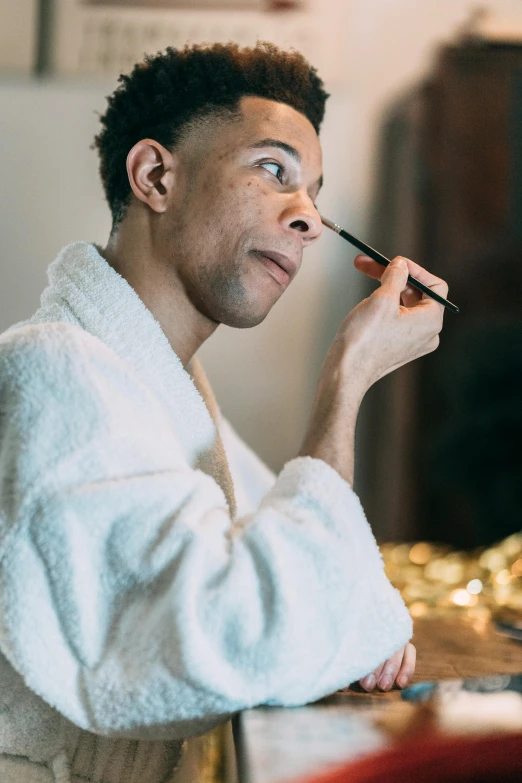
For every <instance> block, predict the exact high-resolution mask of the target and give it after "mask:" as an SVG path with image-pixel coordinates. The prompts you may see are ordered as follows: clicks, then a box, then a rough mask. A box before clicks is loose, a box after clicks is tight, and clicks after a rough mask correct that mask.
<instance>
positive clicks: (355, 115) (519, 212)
mask: <svg viewBox="0 0 522 783" xmlns="http://www.w3.org/2000/svg"><path fill="white" fill-rule="evenodd" d="M258 39H263V40H270V41H273V42H275V43H277V44H279V45H281V46H284V47H288V46H293V47H295V48H298V49H300V50H301V51H303V53H304V54H305V55H306V56H307V57H308V59H309V60H310V62H311V63H312V64H313V65H315V66H316V67H317V69H318V71H319V73H320V75H322V76H323V78H324V80H325V82H326V85H327V88H328V90H329V91H330V93H331V98H330V99H329V102H328V108H327V115H326V120H325V123H324V127H323V130H322V134H321V139H322V145H323V150H324V174H325V187H324V189H323V192H322V193H321V196H320V200H319V202H318V206H319V207H320V209H321V211H322V212H323V214H325V215H326V216H328V217H329V218H330V219H332V220H334V221H336V222H337V223H339V224H341V225H342V226H344V227H345V228H346V229H348V230H349V231H350V232H352V233H354V234H356V235H357V236H360V237H361V238H362V239H365V240H366V241H367V242H369V243H370V244H371V245H373V246H375V247H377V248H378V249H379V250H380V251H381V252H382V253H384V254H385V255H388V256H393V255H396V254H398V253H400V254H402V255H406V256H409V257H411V258H414V259H415V260H416V261H418V262H419V263H421V264H423V265H425V266H427V267H428V268H429V269H430V270H431V271H432V272H434V273H435V274H438V275H440V276H443V277H445V278H446V279H447V280H448V282H449V284H450V299H451V300H452V301H454V302H455V303H456V304H458V305H459V306H460V307H461V314H460V315H458V316H457V315H453V314H451V313H447V314H446V317H445V329H444V332H443V335H442V341H441V346H440V348H439V350H438V351H437V352H436V354H433V355H432V356H429V357H425V358H424V359H422V360H419V361H417V362H415V363H413V364H412V365H410V366H408V367H406V368H403V369H402V370H400V371H398V372H396V373H394V374H393V376H390V377H389V378H387V379H385V380H383V381H381V382H380V383H379V384H377V385H376V386H375V387H374V388H373V389H372V390H371V391H370V393H369V394H368V395H367V398H366V400H365V402H364V404H363V409H362V412H361V417H360V423H359V429H358V440H357V475H356V484H357V489H358V491H359V492H360V494H361V496H362V500H363V504H364V506H365V508H366V510H367V512H368V516H369V519H370V521H371V523H372V527H373V529H374V531H375V533H376V535H377V537H378V538H379V539H380V540H381V541H388V540H394V541H401V540H409V541H411V540H414V539H419V538H427V539H429V540H432V541H440V542H446V543H448V544H451V545H453V546H457V547H463V548H466V547H467V548H469V547H476V546H483V545H488V544H490V543H492V542H494V541H496V540H498V539H500V538H503V537H505V536H508V535H509V534H510V533H512V532H514V531H516V530H519V529H520V527H521V525H520V518H521V506H522V404H521V403H522V395H521V394H520V388H521V386H522V272H521V265H520V260H521V258H522V254H521V250H522V218H521V216H522V2H520V0H490V2H489V3H486V4H484V5H482V6H478V5H477V4H476V3H474V2H471V0H422V2H419V0H308V1H306V0H303V1H302V2H299V0H296V1H295V2H292V0H273V1H272V2H269V1H268V0H192V2H190V0H129V1H128V2H125V0H0V181H1V187H0V236H1V240H2V253H1V260H0V331H2V330H3V329H5V328H6V327H8V326H9V325H10V324H12V323H14V322H16V321H18V320H21V319H23V318H26V317H27V316H29V315H30V314H31V313H32V312H33V311H34V310H35V309H36V308H37V306H38V301H39V295H40V293H41V291H42V289H43V288H44V286H45V282H46V276H45V272H46V268H47V266H48V264H49V263H50V261H51V260H52V259H53V258H54V257H55V255H56V254H57V252H58V251H59V250H60V248H61V247H62V246H63V245H65V244H66V243H68V242H70V241H72V240H77V239H84V240H90V241H95V242H98V243H101V244H105V242H106V240H107V237H108V234H109V230H110V219H109V210H108V208H107V206H106V204H105V201H104V197H103V192H102V188H101V185H100V183H99V180H98V171H97V166H98V162H97V158H96V155H95V152H94V151H93V150H91V149H90V145H91V143H92V139H93V137H94V135H95V133H96V132H97V113H100V112H103V111H104V109H105V97H106V96H107V95H109V94H110V93H111V92H112V91H113V90H114V88H115V87H116V83H117V77H118V74H119V73H121V72H122V71H128V70H130V69H131V68H132V66H133V64H134V63H135V62H137V61H138V60H140V59H141V58H142V56H143V54H144V52H155V51H157V50H158V49H163V48H164V47H165V46H167V45H174V46H182V45H183V44H184V43H186V42H199V41H216V40H218V41H219V40H221V41H228V40H236V41H238V42H239V43H241V44H252V43H254V42H255V41H256V40H258ZM354 255H355V251H352V250H351V249H350V247H349V245H348V244H347V243H345V242H343V241H342V240H340V239H339V238H338V237H337V236H336V235H334V234H333V233H331V232H328V231H325V232H324V233H323V237H322V238H321V240H320V242H319V243H317V244H316V245H314V247H313V248H310V250H308V251H307V254H306V255H305V261H304V264H303V267H302V270H301V272H300V275H299V277H298V278H297V279H296V281H295V282H294V284H293V285H292V287H291V288H290V290H289V291H288V292H287V293H286V294H285V296H284V297H283V300H282V301H281V302H280V303H278V305H277V306H276V307H275V308H274V310H273V312H272V313H271V314H270V316H269V317H268V318H267V319H266V321H265V322H264V323H263V324H262V325H261V326H259V327H257V328H255V329H253V330H246V331H239V330H232V329H228V328H226V327H221V328H220V329H219V330H218V331H217V333H216V334H215V336H214V337H212V338H211V339H210V340H209V341H208V343H207V344H206V345H205V346H204V347H203V349H202V350H201V358H202V360H203V363H204V366H205V368H206V370H207V373H208V375H209V377H210V380H211V382H212V384H213V386H214V390H215V392H216V396H217V398H218V401H219V403H220V405H221V408H222V410H223V412H224V414H225V415H226V416H227V417H228V418H229V419H230V420H231V421H232V423H233V424H234V426H235V427H236V429H237V430H238V431H239V433H240V434H241V435H242V436H243V437H244V438H245V440H246V441H247V442H248V443H249V444H250V445H251V446H252V447H253V448H254V449H255V450H256V451H257V452H258V453H259V454H260V455H261V456H262V457H263V459H265V461H266V462H267V463H268V464H269V465H270V467H272V468H273V469H274V470H276V471H278V470H280V468H281V467H282V466H283V464H284V463H285V461H287V460H288V459H290V458H292V457H293V456H294V455H295V454H296V452H297V450H298V449H299V446H300V443H301V439H302V436H303V434H304V429H305V426H306V422H307V419H308V415H309V412H310V408H311V404H312V400H313V396H314V391H315V384H316V381H317V377H318V374H319V371H320V367H321V363H322V360H323V358H324V355H325V353H326V350H327V348H328V346H329V344H330V341H331V340H332V338H333V336H334V334H335V331H336V329H337V327H338V325H339V323H340V322H341V320H342V318H343V317H344V315H345V314H346V313H347V312H348V311H349V310H350V309H351V308H352V307H353V306H354V305H355V304H356V303H357V302H359V301H360V300H361V299H362V298H363V297H364V296H366V295H367V293H368V292H369V291H370V290H372V284H371V283H368V282H367V281H365V279H363V278H362V277H361V276H360V275H359V274H358V273H357V272H356V271H355V270H354V268H353V266H352V259H353V257H354Z"/></svg>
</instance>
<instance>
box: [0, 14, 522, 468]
mask: <svg viewBox="0 0 522 783" xmlns="http://www.w3.org/2000/svg"><path fill="white" fill-rule="evenodd" d="M473 5H475V3H474V2H472V0H352V1H351V2H350V1H349V0H346V2H343V1H342V0H331V5H329V7H330V8H332V10H331V11H330V13H331V14H332V26H334V25H335V26H336V27H337V28H338V27H339V25H342V28H343V30H344V49H343V51H344V54H343V61H340V62H339V65H338V77H337V78H336V83H335V84H333V86H332V92H333V95H332V98H331V99H330V103H329V108H328V113H327V118H326V121H325V125H324V130H323V133H322V143H323V149H324V172H325V187H324V191H323V193H322V194H321V197H320V200H319V207H320V208H321V210H322V211H323V212H324V213H325V214H326V215H328V216H330V217H331V218H332V219H334V220H336V221H337V222H339V223H342V224H344V225H345V226H346V227H347V228H349V229H350V230H352V231H353V232H354V233H356V234H357V233H358V234H359V235H361V236H362V238H367V240H368V241H369V242H370V244H371V241H372V238H371V237H370V236H368V223H369V214H370V208H371V196H372V188H373V181H374V174H375V171H374V169H375V157H374V150H375V144H376V140H377V134H378V129H379V122H380V117H381V114H382V111H383V110H384V108H385V107H386V105H387V104H388V103H389V102H390V101H391V100H392V99H393V98H394V96H396V95H397V94H398V93H400V92H401V91H403V90H404V89H406V88H407V87H408V86H410V85H411V84H413V83H415V82H417V81H418V80H419V79H420V78H422V76H423V75H424V74H425V73H426V72H427V70H428V69H429V67H430V63H431V62H432V59H433V53H434V50H435V48H436V46H437V45H438V44H439V43H440V42H441V41H444V40H448V39H449V38H450V37H451V36H452V34H453V31H454V29H455V28H456V26H457V25H458V24H460V23H461V22H462V20H463V19H464V18H465V17H466V15H467V13H468V11H469V9H470V8H471V7H472V6H473ZM489 5H490V6H491V7H494V8H495V9H496V10H497V11H504V12H515V13H518V14H519V15H521V14H522V7H521V6H522V4H521V3H520V2H519V0H497V1H496V2H492V3H490V4H489ZM0 7H1V6H0ZM319 7H320V6H319ZM110 89H112V85H107V84H105V85H100V84H98V85H85V84H83V85H81V84H79V83H78V82H69V83H67V82H65V83H64V82H51V83H40V84H38V83H34V82H19V83H13V82H12V81H9V80H8V79H7V78H3V80H2V78H1V75H0V139H1V145H0V178H1V181H2V188H1V189H0V235H1V236H2V257H1V258H2V260H1V262H0V329H1V328H4V327H5V326H7V325H8V324H9V323H11V322H13V321H15V320H18V319H19V318H22V317H25V316H26V315H27V314H28V313H29V312H31V311H32V310H33V309H34V308H35V307H36V305H37V300H38V292H39V291H40V290H41V287H42V286H43V283H44V270H45V266H46V264H47V263H48V261H49V260H51V259H52V257H53V256H54V255H55V253H56V252H57V250H58V249H59V248H60V247H61V246H62V245H63V244H65V243H66V242H67V241H69V240H71V239H74V238H78V239H92V240H95V241H100V242H103V241H104V239H105V237H106V233H107V230H108V225H109V220H108V214H107V210H106V208H105V206H104V204H103V198H102V194H101V189H100V186H99V183H98V181H97V173H96V159H95V156H94V153H93V152H91V151H90V150H89V149H88V147H89V144H90V143H91V139H92V136H93V134H94V133H95V130H96V117H95V114H94V111H95V110H100V109H103V106H104V100H103V96H104V95H106V94H107V93H108V92H109V91H110ZM382 250H383V252H386V248H382ZM353 255H354V253H353V252H352V251H351V250H350V248H349V247H348V246H347V245H346V243H344V242H342V240H340V239H338V237H336V236H335V235H333V234H331V232H327V234H325V235H324V236H323V238H322V239H321V241H320V242H319V243H317V244H316V245H315V246H314V247H313V248H310V250H309V251H307V254H305V262H304V265H303V268H302V271H301V273H300V276H299V278H298V279H297V280H296V281H295V282H294V284H293V285H292V287H291V289H290V290H289V291H288V292H287V293H286V294H285V296H284V298H283V300H282V301H281V302H280V303H279V304H278V305H277V306H276V307H275V308H274V310H273V312H272V313H271V314H270V316H269V317H268V318H267V319H266V321H265V322H264V323H263V324H262V325H261V326H259V327H257V328H256V329H254V330H248V331H245V332H241V331H235V330H230V329H226V328H224V327H223V328H221V329H220V330H218V332H217V333H216V335H215V336H214V337H213V338H211V340H209V342H208V343H207V344H206V345H205V346H204V347H203V349H202V351H201V355H202V357H203V360H204V364H205V366H206V367H207V370H208V373H209V375H210V378H211V380H212V382H213V384H214V387H215V390H216V393H217V396H218V399H219V401H220V403H221V405H222V408H223V410H224V412H225V414H226V415H227V416H228V417H229V418H230V419H231V420H232V422H233V423H234V424H235V425H236V427H237V429H238V430H239V431H240V433H241V434H242V435H243V436H244V437H245V438H246V439H247V440H248V441H249V442H250V443H251V445H252V446H254V447H255V448H256V449H257V451H258V452H259V453H260V454H261V455H262V456H263V457H264V458H265V459H266V460H267V461H268V462H269V464H270V465H271V466H272V467H273V468H275V469H279V468H280V467H281V465H282V464H283V462H284V461H286V460H287V459H289V458H291V457H292V456H293V455H294V454H295V452H296V450H297V449H298V447H299V443H300V440H301V437H302V433H303V429H304V426H305V424H306V419H307V416H308V411H309V409H310V405H311V401H312V398H313V393H314V387H315V382H316V378H317V375H318V372H319V368H320V365H321V361H322V358H323V356H324V353H325V351H326V349H327V346H328V344H329V341H330V340H331V338H332V337H333V335H334V333H335V330H336V328H337V325H338V324H339V322H340V320H341V319H342V317H343V315H344V314H345V313H346V312H347V311H348V310H349V309H350V308H351V307H352V306H353V304H355V303H356V302H357V301H358V298H360V296H361V290H362V288H361V280H360V278H359V276H358V274H357V273H356V272H355V271H354V270H353V268H352V266H351V260H352V258H353Z"/></svg>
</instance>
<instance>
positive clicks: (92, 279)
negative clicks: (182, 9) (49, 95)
mask: <svg viewBox="0 0 522 783" xmlns="http://www.w3.org/2000/svg"><path fill="white" fill-rule="evenodd" d="M326 97H327V95H326V93H325V92H324V89H323V86H322V83H321V81H320V80H319V78H318V77H317V75H316V73H315V72H314V70H313V69H311V68H310V67H309V66H308V64H307V63H306V62H305V61H304V59H303V58H302V57H301V56H300V55H298V54H295V53H292V54H289V53H283V52H280V51H278V50H277V49H275V48H274V47H271V46H269V45H258V46H257V47H256V48H254V49H252V50H249V49H239V48H238V47H236V46H233V45H228V46H220V45H219V46H218V45H215V46H212V47H200V48H198V47H195V48H188V49H185V50H183V51H175V50H167V52H166V53H164V54H159V55H157V56H155V57H151V58H147V60H146V61H145V63H143V64H141V65H138V66H136V68H135V69H134V71H133V73H132V74H131V75H130V76H125V77H121V85H120V87H119V88H118V89H117V90H116V92H115V93H114V94H113V95H112V96H111V97H110V98H109V108H108V110H107V112H106V114H105V116H104V117H102V125H103V129H102V132H101V133H100V135H99V136H98V137H97V139H96V146H97V148H98V150H99V153H100V158H101V174H102V178H103V183H104V186H105V190H106V194H107V199H108V202H109V205H110V208H111V211H112V214H113V221H114V223H113V229H112V232H111V236H110V238H109V242H108V244H107V247H106V248H105V249H101V248H97V247H95V246H93V245H89V244H87V243H75V244H73V245H70V246H68V247H67V248H65V249H64V250H63V251H62V253H61V254H60V255H59V256H58V258H57V259H56V261H55V262H54V263H53V264H52V265H51V267H50V269H49V286H48V288H47V289H46V290H45V292H44V294H43V295H42V303H41V308H40V310H39V311H38V312H37V313H36V314H35V315H34V316H33V318H31V319H30V321H28V322H26V323H24V324H19V325H17V326H15V327H13V328H11V329H10V330H9V331H8V332H6V333H5V334H4V335H3V336H2V337H1V339H0V481H1V485H0V490H1V494H0V523H1V526H0V530H1V538H0V541H1V552H2V558H1V561H0V584H1V591H0V597H1V604H0V650H1V653H2V655H1V657H0V682H1V683H2V687H1V690H0V692H1V694H2V696H1V697H0V698H1V699H2V700H3V702H4V709H3V711H2V712H0V717H1V718H2V721H3V723H2V724H1V725H0V753H1V754H3V755H2V756H1V757H0V777H1V778H2V780H6V779H8V780H10V781H11V780H14V781H18V780H20V781H21V780H24V781H26V780H29V779H30V780H31V781H33V780H34V781H36V780H38V781H40V780H56V781H58V780H59V781H61V782H62V783H63V781H69V780H71V781H77V780H78V781H80V780H81V781H85V780H87V781H101V782H102V783H124V781H125V783H128V782H130V783H133V781H136V782H137V781H144V783H159V782H160V781H164V780H170V775H171V774H172V771H173V769H174V767H175V764H176V761H177V757H178V755H179V749H180V747H181V743H182V740H183V738H185V737H188V736H191V735H195V734H198V733H202V732H204V731H206V730H208V729H209V728H211V727H212V726H214V725H216V724H218V723H219V722H222V721H224V720H226V718H227V717H228V716H229V715H230V714H231V713H233V712H235V711H237V710H241V709H244V708H246V707H250V706H253V705H257V704H273V705H275V704H280V705H281V704H282V705H295V704H301V703H304V702H306V701H310V700H313V699H317V698H319V697H321V696H323V695H325V694H327V693H329V692H332V691H334V690H336V689H338V688H341V687H345V686H347V685H348V684H349V683H350V682H352V681H353V680H357V679H360V678H363V679H362V684H363V687H365V688H366V689H368V690H371V689H372V688H373V687H375V685H376V683H378V686H379V687H380V688H381V689H382V690H388V689H389V688H390V687H392V684H393V683H394V682H396V683H397V685H398V686H399V687H403V686H404V685H405V684H406V683H407V682H408V679H409V678H410V677H411V674H412V672H413V668H414V648H413V647H412V646H411V645H410V644H408V639H409V638H410V636H411V620H410V617H409V614H408V612H407V610H406V608H405V606H404V603H403V602H402V599H401V598H400V595H399V594H398V592H397V591H396V590H395V589H393V588H392V586H391V585H390V583H389V582H388V580H387V579H386V577H385V575H384V572H383V566H382V559H381V556H380V553H379V550H378V548H377V546H376V543H375V540H374V538H373V535H372V533H371V530H370V528H369V526H368V523H367V521H366V519H365V517H364V513H363V511H362V509H361V507H360V504H359V501H358V499H357V497H356V496H355V494H354V493H353V491H352V488H351V484H352V481H353V441H354V430H355V422H356V417H357V411H358V408H359V405H360V402H361V400H362V397H363V395H364V393H365V392H366V390H367V389H368V388H369V387H370V386H371V385H372V384H373V383H374V382H375V381H376V380H378V379H379V378H381V377H382V376H383V375H385V374H386V373H388V372H390V371H391V370H393V369H394V368H396V367H399V366H401V365H402V364H404V363H405V362H407V361H410V360H412V359H415V358H417V357H419V356H421V355H423V354H425V353H427V352H429V351H431V350H434V349H435V347H436V346H437V343H438V333H439V331H440V329H441V326H442V308H441V307H440V306H439V305H438V304H436V303H435V302H433V301H432V300H431V299H429V298H422V299H421V298H419V297H418V294H417V293H416V292H414V291H412V290H410V289H408V288H407V275H408V269H409V270H410V271H411V272H413V273H414V274H415V275H416V276H417V277H418V278H420V279H421V280H422V281H423V282H425V283H426V284H428V285H430V286H432V287H433V288H434V289H435V290H437V291H438V292H439V293H440V294H442V295H443V296H446V293H447V287H446V285H445V283H444V282H442V281H440V280H438V279H437V278H434V277H433V276H431V275H430V274H428V273H427V272H425V271H424V270H422V269H421V268H420V267H418V266H417V265H415V264H413V263H412V262H406V261H405V260H404V259H395V260H394V261H393V262H392V264H391V265H390V266H389V267H388V269H387V270H386V271H385V272H384V274H382V285H381V287H380V288H379V289H378V290H377V291H376V292H375V293H374V294H372V296H370V297H369V298H368V299H366V300H365V301H363V302H362V303H361V304H360V305H359V306H358V307H356V308H355V310H353V311H352V312H351V313H350V314H349V315H348V316H347V318H346V319H345V321H344V322H343V323H342V324H341V325H340V327H339V331H338V333H337V336H336V338H335V340H334V342H333V344H332V346H331V348H330V350H329V352H328V354H327V356H326V360H325V363H324V366H323V370H322V374H321V378H320V381H319V385H318V390H317V396H316V400H315V403H314V408H313V411H312V415H311V418H310V424H309V427H308V431H307V433H306V435H305V438H304V442H303V446H302V448H301V451H300V454H299V455H298V456H296V458H295V459H294V460H291V461H290V462H289V463H288V464H287V465H286V466H285V468H284V470H283V471H282V473H281V474H280V475H279V476H278V477H277V478H276V477H275V476H273V475H272V474H271V473H270V471H268V469H267V468H266V467H265V466H264V465H262V463H261V462H260V461H259V460H258V459H257V457H255V455H254V454H253V453H252V452H251V451H250V450H249V449H248V448H247V447H246V446H245V445H244V444H243V443H242V442H241V441H240V439H239V438H238V436H237V435H236V434H235V433H234V432H233V430H232V428H231V427H230V425H228V424H227V423H226V422H225V421H223V419H222V417H221V416H220V414H219V411H218V409H217V406H216V404H215V401H214V399H213V397H212V393H211V390H210V388H209V387H208V383H207V382H206V380H205V377H204V374H203V372H202V370H201V367H200V366H199V364H198V362H197V359H196V358H195V354H196V352H197V350H198V348H199V347H200V345H201V344H202V343H203V342H204V340H206V339H207V338H208V337H209V336H210V335H211V334H212V332H213V331H214V330H215V329H216V327H217V326H218V324H220V323H225V324H228V325H230V326H236V327H247V326H253V325H255V324H257V323H259V322H260V321H262V320H263V319H264V318H265V317H266V315H267V314H268V313H269V311H270V309H271V307H272V306H273V305H274V303H275V302H276V301H277V300H278V298H279V297H280V296H281V294H282V293H283V292H284V290H285V289H286V288H287V286H288V285H289V284H290V282H291V281H292V279H293V277H294V276H295V275H296V274H297V272H298V270H299V266H300V264H301V259H302V253H303V250H304V249H305V248H306V247H308V246H309V245H310V244H312V243H313V242H315V241H316V240H317V239H318V238H319V236H320V233H321V221H320V217H319V214H318V212H317V210H316V207H315V200H316V198H317V195H318V192H319V188H320V185H321V180H322V167H321V149H320V145H319V140H318V136H317V134H318V131H319V126H320V124H321V121H322V117H323V113H324V104H325V100H326ZM356 263H357V266H358V268H359V269H361V270H363V271H365V272H366V273H368V274H370V275H371V276H373V277H380V276H381V270H380V268H378V269H377V268H375V267H376V266H377V265H374V264H373V262H371V261H370V259H368V258H365V257H359V258H358V260H357V262H356ZM93 748H94V749H95V750H93ZM31 775H32V777H30V776H31ZM39 775H40V777H38V776H39ZM45 776H47V777H45Z"/></svg>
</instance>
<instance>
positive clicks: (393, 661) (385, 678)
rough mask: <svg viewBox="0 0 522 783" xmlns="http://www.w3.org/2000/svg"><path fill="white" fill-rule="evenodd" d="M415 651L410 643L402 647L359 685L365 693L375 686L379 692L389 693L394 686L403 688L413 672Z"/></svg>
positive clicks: (360, 681)
mask: <svg viewBox="0 0 522 783" xmlns="http://www.w3.org/2000/svg"><path fill="white" fill-rule="evenodd" d="M416 658H417V651H416V650H415V647H414V646H413V644H411V642H408V644H407V645H406V646H405V647H402V648H401V649H400V650H398V651H397V652H396V653H394V654H393V655H392V656H391V658H388V660H387V661H384V663H381V665H380V666H378V667H377V668H376V669H375V670H374V671H373V672H372V673H371V674H367V675H366V677H363V678H362V680H359V685H360V686H361V687H362V688H364V690H365V691H372V690H373V689H374V688H375V687H376V686H377V688H379V690H381V691H389V690H391V689H392V688H393V686H394V685H397V686H398V687H399V688H405V687H406V685H408V683H409V681H410V680H411V678H412V676H413V673H414V671H415V661H416Z"/></svg>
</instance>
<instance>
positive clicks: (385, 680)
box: [379, 677, 392, 691]
mask: <svg viewBox="0 0 522 783" xmlns="http://www.w3.org/2000/svg"><path fill="white" fill-rule="evenodd" d="M391 684H392V681H391V677H382V678H381V679H380V680H379V688H381V690H383V691H386V690H388V688H390V687H391Z"/></svg>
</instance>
